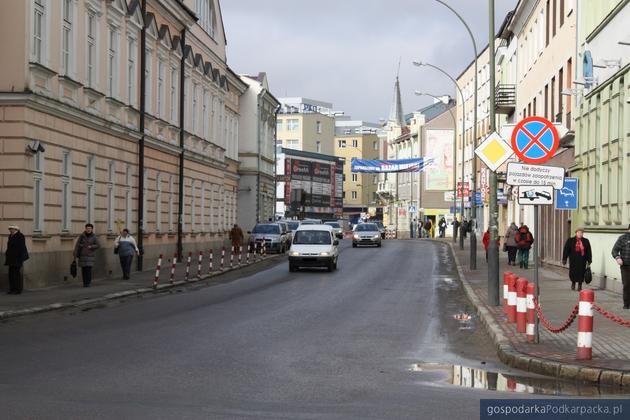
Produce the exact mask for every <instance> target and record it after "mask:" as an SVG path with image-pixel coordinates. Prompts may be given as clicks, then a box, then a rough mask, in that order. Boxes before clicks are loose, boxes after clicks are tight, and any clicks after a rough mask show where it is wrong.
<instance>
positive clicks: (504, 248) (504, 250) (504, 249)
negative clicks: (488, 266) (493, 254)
mask: <svg viewBox="0 0 630 420" xmlns="http://www.w3.org/2000/svg"><path fill="white" fill-rule="evenodd" d="M503 252H507V244H503Z"/></svg>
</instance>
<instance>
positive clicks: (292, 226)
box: [287, 222, 300, 230]
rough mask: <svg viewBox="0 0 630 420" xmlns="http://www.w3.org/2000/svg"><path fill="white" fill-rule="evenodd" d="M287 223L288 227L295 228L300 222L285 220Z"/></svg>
mask: <svg viewBox="0 0 630 420" xmlns="http://www.w3.org/2000/svg"><path fill="white" fill-rule="evenodd" d="M287 225H289V229H291V230H295V229H297V228H299V227H300V222H287Z"/></svg>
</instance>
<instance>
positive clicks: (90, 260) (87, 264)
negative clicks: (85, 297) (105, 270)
mask: <svg viewBox="0 0 630 420" xmlns="http://www.w3.org/2000/svg"><path fill="white" fill-rule="evenodd" d="M100 247H101V245H100V243H99V242H98V238H97V237H96V234H95V233H94V225H93V224H92V223H87V224H86V225H85V230H84V231H83V233H82V234H81V236H79V238H78V239H77V242H76V243H75V244H74V251H73V252H72V257H73V258H74V259H75V260H76V259H78V260H79V267H81V278H82V279H83V287H90V284H91V283H92V267H93V266H94V263H95V261H96V250H98V249H99V248H100Z"/></svg>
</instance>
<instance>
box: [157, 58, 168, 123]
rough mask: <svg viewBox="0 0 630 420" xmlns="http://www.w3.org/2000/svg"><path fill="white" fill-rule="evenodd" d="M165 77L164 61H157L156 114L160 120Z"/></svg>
mask: <svg viewBox="0 0 630 420" xmlns="http://www.w3.org/2000/svg"><path fill="white" fill-rule="evenodd" d="M165 76H166V72H165V65H164V61H163V60H161V59H159V60H158V79H157V113H158V116H159V117H160V118H164V114H165V113H164V109H165V106H164V99H165V98H164V82H165V80H164V77H165Z"/></svg>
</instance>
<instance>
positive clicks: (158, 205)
mask: <svg viewBox="0 0 630 420" xmlns="http://www.w3.org/2000/svg"><path fill="white" fill-rule="evenodd" d="M155 231H156V232H157V233H160V232H162V174H161V173H160V172H158V173H157V174H156V175H155Z"/></svg>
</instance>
